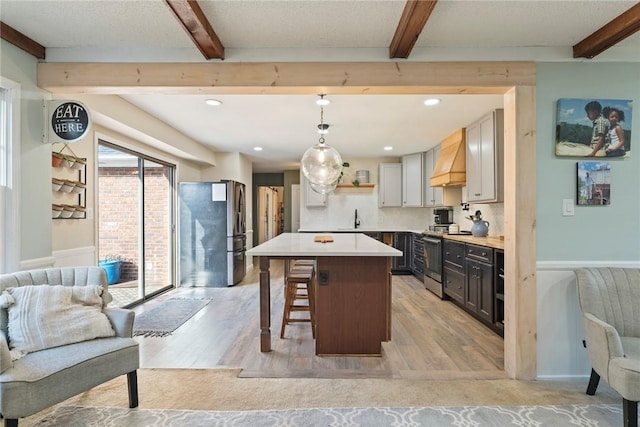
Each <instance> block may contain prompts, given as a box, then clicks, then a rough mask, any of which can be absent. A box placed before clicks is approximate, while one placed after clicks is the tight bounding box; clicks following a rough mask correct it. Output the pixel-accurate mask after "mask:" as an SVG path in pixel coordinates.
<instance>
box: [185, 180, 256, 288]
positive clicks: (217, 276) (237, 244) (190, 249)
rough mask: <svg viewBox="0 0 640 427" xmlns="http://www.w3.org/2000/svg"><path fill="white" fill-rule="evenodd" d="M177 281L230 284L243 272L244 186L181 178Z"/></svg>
mask: <svg viewBox="0 0 640 427" xmlns="http://www.w3.org/2000/svg"><path fill="white" fill-rule="evenodd" d="M179 198H180V212H179V215H180V221H179V224H180V229H179V239H180V240H179V242H180V250H179V252H180V285H181V286H215V287H223V286H233V285H235V284H236V283H238V282H239V281H241V280H242V278H244V276H245V273H246V263H247V262H246V255H245V251H246V242H247V237H246V204H245V186H244V184H242V183H239V182H235V181H226V180H225V181H220V182H182V183H180V190H179Z"/></svg>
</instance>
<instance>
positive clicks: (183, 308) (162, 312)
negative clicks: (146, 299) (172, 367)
mask: <svg viewBox="0 0 640 427" xmlns="http://www.w3.org/2000/svg"><path fill="white" fill-rule="evenodd" d="M210 302H211V298H204V299H191V298H171V299H168V300H166V301H162V302H161V303H159V304H158V305H157V306H155V307H153V308H152V309H150V310H148V311H143V312H142V313H140V314H136V317H135V320H134V322H133V335H134V336H136V335H142V336H145V337H164V336H167V335H171V333H172V332H173V331H175V330H176V329H178V328H179V327H180V325H182V324H183V323H184V322H186V321H187V320H189V319H190V318H191V317H192V316H193V315H194V314H196V313H197V312H198V311H200V310H202V308H203V307H204V306H206V305H207V304H209V303H210Z"/></svg>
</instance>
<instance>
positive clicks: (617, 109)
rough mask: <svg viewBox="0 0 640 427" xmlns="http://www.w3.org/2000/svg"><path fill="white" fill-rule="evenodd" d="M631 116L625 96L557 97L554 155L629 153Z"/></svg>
mask: <svg viewBox="0 0 640 427" xmlns="http://www.w3.org/2000/svg"><path fill="white" fill-rule="evenodd" d="M632 116H633V101H632V100H629V99H592V98H590V99H576V98H565V99H559V100H558V109H557V115H556V156H562V157H606V158H607V159H610V158H611V159H612V158H626V157H629V156H630V155H631V125H632V123H631V122H632Z"/></svg>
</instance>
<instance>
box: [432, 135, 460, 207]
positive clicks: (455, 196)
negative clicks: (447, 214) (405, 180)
mask: <svg viewBox="0 0 640 427" xmlns="http://www.w3.org/2000/svg"><path fill="white" fill-rule="evenodd" d="M439 157H440V145H437V146H436V147H433V148H432V149H431V150H429V151H425V152H424V153H423V159H424V183H423V185H422V187H423V190H424V196H423V197H422V206H424V207H425V208H435V207H439V206H457V205H459V204H460V202H461V201H462V189H461V188H443V187H432V186H431V175H433V171H434V170H435V166H436V163H438V158H439Z"/></svg>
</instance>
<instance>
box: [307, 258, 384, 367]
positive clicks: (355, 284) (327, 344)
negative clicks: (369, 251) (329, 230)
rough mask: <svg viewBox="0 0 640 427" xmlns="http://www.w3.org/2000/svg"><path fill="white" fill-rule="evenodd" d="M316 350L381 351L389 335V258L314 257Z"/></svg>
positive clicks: (339, 353)
mask: <svg viewBox="0 0 640 427" xmlns="http://www.w3.org/2000/svg"><path fill="white" fill-rule="evenodd" d="M316 277H317V280H316V282H315V286H316V316H315V317H316V354H317V355H318V356H349V355H353V356H362V355H372V356H380V355H381V353H382V341H389V340H390V339H391V258H389V257H318V260H317V276H316Z"/></svg>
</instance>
